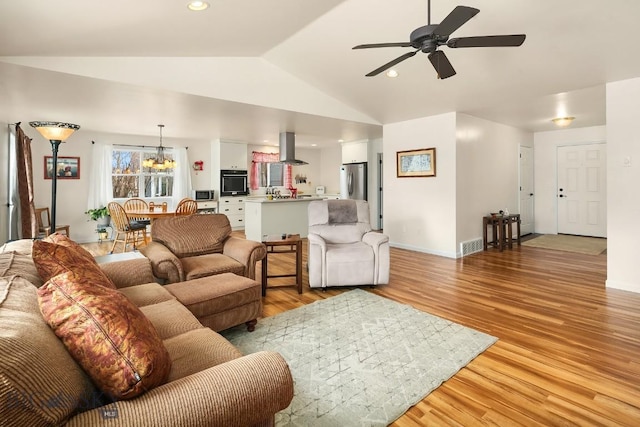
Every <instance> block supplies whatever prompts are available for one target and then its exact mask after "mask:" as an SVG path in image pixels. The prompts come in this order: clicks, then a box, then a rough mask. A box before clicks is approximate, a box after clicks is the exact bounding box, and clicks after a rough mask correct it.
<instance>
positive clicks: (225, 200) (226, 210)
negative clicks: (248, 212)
mask: <svg viewBox="0 0 640 427" xmlns="http://www.w3.org/2000/svg"><path fill="white" fill-rule="evenodd" d="M246 200H247V198H246V197H244V196H233V197H220V200H219V209H220V213H222V214H225V215H226V216H227V218H229V223H231V228H232V229H234V230H240V229H244V210H245V209H244V203H245V201H246Z"/></svg>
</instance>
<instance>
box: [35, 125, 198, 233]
mask: <svg viewBox="0 0 640 427" xmlns="http://www.w3.org/2000/svg"><path fill="white" fill-rule="evenodd" d="M23 130H24V132H25V134H27V135H28V136H29V137H30V138H32V140H33V141H32V143H31V152H32V157H33V177H34V202H35V205H36V207H46V206H49V207H50V206H51V180H45V179H44V156H50V155H51V144H50V143H49V141H46V140H45V139H44V138H43V137H42V136H41V135H40V134H39V133H38V132H37V131H36V130H35V129H33V128H31V127H24V128H23ZM92 140H94V141H96V142H103V143H108V144H124V145H146V146H157V145H158V143H159V139H158V138H157V137H148V136H138V135H123V134H107V133H99V132H93V131H90V130H83V129H82V128H80V130H78V131H77V132H75V133H74V134H72V135H71V136H70V137H69V139H68V140H67V142H65V143H63V144H60V148H59V150H58V156H72V157H80V179H68V180H58V187H57V203H56V222H57V223H58V224H69V225H70V226H71V230H70V231H71V238H72V239H73V240H75V241H78V242H89V241H95V240H97V235H96V233H95V223H94V222H93V221H87V219H88V217H87V215H85V212H86V211H87V208H88V207H87V199H88V194H89V170H90V168H91V151H92V147H94V145H93V144H91V141H92ZM205 143H206V142H204V141H195V140H186V139H176V138H163V145H165V146H168V147H179V146H184V147H190V148H189V150H187V156H188V157H189V163H190V164H191V163H193V160H195V159H193V158H192V154H191V153H192V152H191V148H192V147H195V146H197V145H199V144H205ZM94 207H96V206H94Z"/></svg>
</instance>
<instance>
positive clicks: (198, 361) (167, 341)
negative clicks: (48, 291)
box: [0, 240, 293, 426]
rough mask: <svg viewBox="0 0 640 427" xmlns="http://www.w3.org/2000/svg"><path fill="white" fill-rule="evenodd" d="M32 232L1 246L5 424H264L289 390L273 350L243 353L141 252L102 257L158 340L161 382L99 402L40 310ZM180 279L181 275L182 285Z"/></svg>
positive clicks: (0, 400) (0, 384)
mask: <svg viewBox="0 0 640 427" xmlns="http://www.w3.org/2000/svg"><path fill="white" fill-rule="evenodd" d="M31 244H32V242H31V241H26V240H23V241H17V242H12V243H9V244H6V245H5V246H4V247H2V248H0V325H2V327H1V328H0V424H2V425H3V426H5V425H7V426H14V425H15V426H24V425H29V426H53V425H70V426H100V425H105V426H149V425H153V426H252V425H254V426H268V425H272V424H273V420H274V414H275V413H276V412H277V411H279V410H282V409H284V408H286V407H287V406H288V405H289V403H290V401H291V399H292V397H293V380H292V378H291V374H290V371H289V368H288V366H287V363H286V362H285V361H284V359H283V358H282V357H281V356H280V355H279V354H277V353H274V352H259V353H255V354H250V355H247V356H243V355H242V354H241V353H240V352H239V351H238V350H237V349H236V348H235V347H234V346H232V345H231V344H230V343H229V342H228V341H227V340H225V339H224V338H223V337H222V336H220V335H219V334H217V333H216V332H214V331H212V330H211V329H209V328H206V327H203V326H202V324H201V323H200V322H199V321H198V319H197V318H196V317H195V316H194V315H193V314H192V313H191V312H190V311H189V310H187V309H186V308H185V306H183V305H182V304H181V303H179V302H178V300H177V299H176V298H175V297H174V296H173V295H172V294H171V293H170V292H169V291H167V290H166V289H165V287H163V286H161V285H159V284H157V283H155V282H153V275H152V271H151V266H150V264H149V261H148V260H147V259H145V258H140V259H135V260H127V261H119V262H113V263H107V264H102V265H101V266H100V267H101V268H102V271H104V272H105V273H106V274H107V276H108V277H109V278H110V279H111V280H112V281H113V282H114V283H115V285H116V286H117V287H118V291H119V292H121V293H122V294H124V295H125V296H127V297H128V298H129V300H130V301H132V302H133V303H134V304H135V305H137V306H138V307H139V308H140V310H141V311H142V313H143V314H144V315H145V317H147V318H148V319H149V320H150V321H151V323H152V324H153V326H154V327H155V329H156V330H157V332H158V334H159V336H160V337H161V339H162V342H163V344H164V345H165V347H166V349H167V351H168V353H169V355H170V358H171V369H170V373H169V378H168V380H167V382H166V383H164V384H162V385H160V386H157V387H155V388H153V389H151V390H148V391H146V392H145V393H143V394H142V395H140V396H138V397H135V398H132V399H130V400H120V401H117V402H111V403H109V402H106V401H105V400H104V394H103V393H102V392H101V391H100V390H99V389H97V388H96V387H95V386H94V385H93V383H92V381H91V380H90V379H89V377H88V375H87V373H85V371H84V370H83V369H82V368H81V367H80V365H78V363H76V361H75V360H74V358H72V357H71V355H70V354H69V352H68V351H67V349H66V347H65V345H64V344H63V343H62V341H61V340H60V339H59V338H58V337H57V336H56V335H55V334H54V332H53V331H52V330H51V328H50V327H49V326H48V325H47V324H46V323H45V321H44V320H43V317H42V314H41V313H40V310H39V305H38V300H37V294H36V291H37V287H39V286H41V285H42V284H43V283H42V279H41V278H40V276H39V275H38V271H37V270H36V268H35V265H34V263H33V260H32V258H31ZM186 284H187V283H185V285H186Z"/></svg>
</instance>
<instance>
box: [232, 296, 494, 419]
mask: <svg viewBox="0 0 640 427" xmlns="http://www.w3.org/2000/svg"><path fill="white" fill-rule="evenodd" d="M222 335H224V336H225V337H226V338H227V339H228V340H229V341H231V343H232V344H234V345H235V346H236V347H238V348H239V349H240V351H242V352H243V353H245V354H248V353H255V352H257V351H261V350H273V351H277V352H279V353H280V354H281V355H282V356H283V357H284V358H285V360H286V361H287V363H288V364H289V367H290V369H291V373H292V375H293V379H294V390H295V391H294V397H293V401H292V402H291V405H289V407H288V408H286V409H285V410H283V411H280V412H279V413H277V414H276V425H278V426H363V425H366V426H386V425H389V424H390V423H392V422H393V421H394V420H396V419H397V418H399V417H400V416H401V415H402V414H404V413H405V412H406V411H407V409H409V408H410V407H411V406H413V405H415V404H417V403H418V402H420V401H421V400H422V399H424V397H425V396H427V395H428V394H429V393H430V392H431V391H433V390H434V389H436V388H437V387H438V386H439V385H440V384H442V383H443V382H444V381H446V380H447V379H449V378H451V377H452V376H453V375H454V374H455V373H456V372H458V371H459V370H460V369H461V368H463V367H464V366H466V365H467V364H468V363H469V362H471V361H472V360H473V359H474V358H475V357H476V356H478V355H479V354H480V353H482V352H483V351H485V350H486V349H487V348H488V347H490V346H491V345H492V344H493V343H495V342H496V341H497V338H495V337H492V336H490V335H487V334H484V333H481V332H478V331H476V330H474V329H470V328H467V327H464V326H461V325H459V324H456V323H453V322H450V321H448V320H445V319H442V318H440V317H437V316H433V315H431V314H428V313H425V312H422V311H419V310H416V309H415V308H413V307H411V306H409V305H404V304H400V303H397V302H395V301H392V300H390V299H387V298H383V297H380V296H378V295H375V294H373V293H370V292H367V291H364V290H361V289H355V290H352V291H349V292H345V293H343V294H340V295H338V296H335V297H332V298H328V299H325V300H321V301H316V302H314V303H312V304H308V305H305V306H303V307H299V308H297V309H294V310H290V311H286V312H284V313H281V314H278V315H276V316H273V317H268V318H265V319H262V320H260V321H258V325H257V326H256V330H255V331H254V332H247V330H246V327H245V326H244V325H240V326H238V327H236V328H233V329H229V330H227V331H223V332H222Z"/></svg>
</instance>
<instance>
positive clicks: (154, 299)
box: [118, 283, 174, 307]
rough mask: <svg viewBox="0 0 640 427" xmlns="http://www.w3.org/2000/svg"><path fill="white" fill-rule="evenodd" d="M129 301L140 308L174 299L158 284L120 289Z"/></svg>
mask: <svg viewBox="0 0 640 427" xmlns="http://www.w3.org/2000/svg"><path fill="white" fill-rule="evenodd" d="M118 290H119V291H120V293H121V294H123V295H124V296H126V297H127V298H128V299H129V301H131V302H132V303H134V304H135V305H136V306H138V307H143V306H145V305H151V304H158V303H159V302H164V301H169V300H172V299H174V298H173V295H171V293H169V291H167V290H166V289H165V288H164V286H162V285H159V284H157V283H145V284H142V285H135V286H129V287H126V288H120V289H118Z"/></svg>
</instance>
